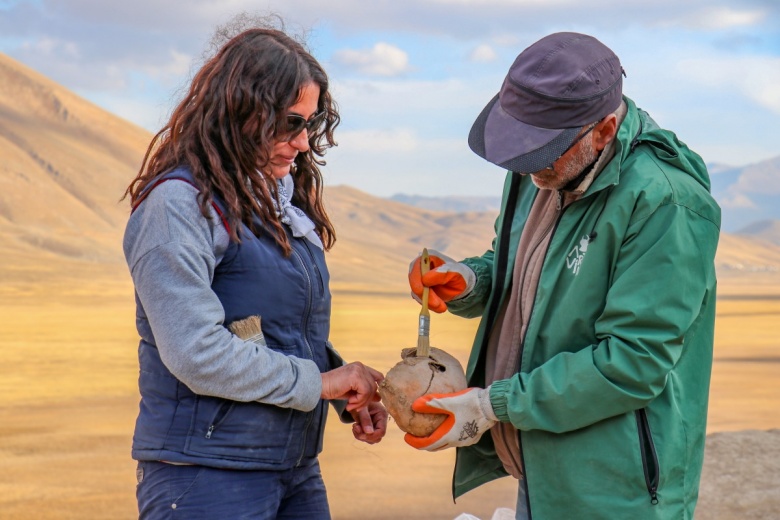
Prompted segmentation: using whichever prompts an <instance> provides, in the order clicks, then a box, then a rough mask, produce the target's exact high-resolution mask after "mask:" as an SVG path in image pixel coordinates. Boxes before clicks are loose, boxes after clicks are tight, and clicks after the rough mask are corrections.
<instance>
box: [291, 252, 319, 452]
mask: <svg viewBox="0 0 780 520" xmlns="http://www.w3.org/2000/svg"><path fill="white" fill-rule="evenodd" d="M292 253H293V256H295V258H296V259H297V260H298V261H299V262H300V263H301V269H302V270H303V274H304V275H305V277H306V288H307V289H308V291H307V292H306V308H305V309H304V313H303V322H302V323H301V327H302V329H301V331H302V332H303V334H302V336H303V342H304V343H305V344H306V349H307V350H308V352H309V359H312V360H313V359H314V352H313V351H312V349H311V345H310V344H309V340H308V338H307V337H306V331H307V330H308V322H309V313H310V312H311V292H312V283H311V276H310V275H309V270H308V269H306V263H305V262H304V261H303V258H302V257H301V254H300V253H299V252H298V251H297V250H296V249H295V248H292ZM317 406H319V405H317ZM316 409H317V408H315V410H316ZM313 419H314V411H311V412H308V417H307V418H306V426H305V427H304V429H303V436H302V442H301V455H300V457H298V460H297V462H296V463H295V466H296V467H298V466H300V465H301V461H302V460H303V455H304V454H305V453H306V437H307V436H308V432H309V426H311V422H312V420H313Z"/></svg>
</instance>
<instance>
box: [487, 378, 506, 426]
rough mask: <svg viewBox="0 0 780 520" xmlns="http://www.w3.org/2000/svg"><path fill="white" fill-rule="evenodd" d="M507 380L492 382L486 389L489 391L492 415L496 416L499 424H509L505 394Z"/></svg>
mask: <svg viewBox="0 0 780 520" xmlns="http://www.w3.org/2000/svg"><path fill="white" fill-rule="evenodd" d="M509 385H510V381H509V379H500V380H498V381H493V384H491V385H490V386H489V387H488V389H489V390H490V404H491V405H492V406H493V413H495V414H496V417H498V420H499V421H501V422H510V419H509V410H508V409H507V398H506V396H507V393H508V391H509Z"/></svg>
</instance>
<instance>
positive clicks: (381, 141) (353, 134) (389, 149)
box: [338, 128, 420, 154]
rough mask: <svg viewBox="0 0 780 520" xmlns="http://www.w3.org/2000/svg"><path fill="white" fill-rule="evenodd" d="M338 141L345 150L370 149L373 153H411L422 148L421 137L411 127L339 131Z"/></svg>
mask: <svg viewBox="0 0 780 520" xmlns="http://www.w3.org/2000/svg"><path fill="white" fill-rule="evenodd" d="M338 142H339V146H340V147H342V149H344V150H370V151H371V153H372V154H384V153H409V152H414V151H416V150H419V148H420V139H419V137H418V136H417V135H416V133H415V131H414V130H412V129H410V128H389V129H384V128H371V129H368V130H352V131H345V132H339V134H338Z"/></svg>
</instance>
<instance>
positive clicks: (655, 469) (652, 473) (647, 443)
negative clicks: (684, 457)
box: [635, 408, 661, 505]
mask: <svg viewBox="0 0 780 520" xmlns="http://www.w3.org/2000/svg"><path fill="white" fill-rule="evenodd" d="M635 415H636V425H637V431H638V432H639V450H640V453H641V455H642V469H643V470H644V473H645V485H646V486H647V492H648V493H649V494H650V503H651V504H653V505H655V504H657V503H658V481H659V475H660V474H661V468H660V467H659V463H658V453H657V452H656V451H655V443H654V442H653V435H652V432H651V431H650V423H649V422H648V420H647V411H646V410H645V409H644V408H642V409H641V410H637V411H636V412H635Z"/></svg>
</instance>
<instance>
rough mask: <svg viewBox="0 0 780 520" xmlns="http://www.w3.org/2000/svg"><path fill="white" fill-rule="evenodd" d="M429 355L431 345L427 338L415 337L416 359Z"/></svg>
mask: <svg viewBox="0 0 780 520" xmlns="http://www.w3.org/2000/svg"><path fill="white" fill-rule="evenodd" d="M430 353H431V344H430V340H429V338H428V336H417V357H428V356H429V355H430Z"/></svg>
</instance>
